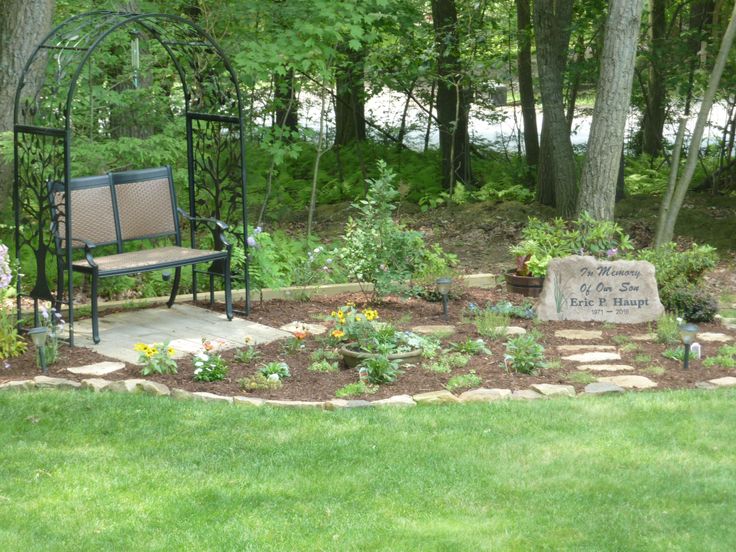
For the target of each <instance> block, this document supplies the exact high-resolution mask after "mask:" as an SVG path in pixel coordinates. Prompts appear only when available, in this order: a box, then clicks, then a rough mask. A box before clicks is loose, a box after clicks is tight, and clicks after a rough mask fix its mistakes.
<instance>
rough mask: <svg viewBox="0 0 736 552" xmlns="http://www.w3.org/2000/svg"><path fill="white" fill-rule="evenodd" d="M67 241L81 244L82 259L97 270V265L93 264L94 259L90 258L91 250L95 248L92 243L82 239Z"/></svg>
mask: <svg viewBox="0 0 736 552" xmlns="http://www.w3.org/2000/svg"><path fill="white" fill-rule="evenodd" d="M69 241H73V242H79V243H81V244H84V257H85V259H87V262H88V263H89V266H91V267H93V268H97V263H96V262H95V259H94V257H93V256H92V250H93V249H94V248H95V247H97V246H96V245H95V244H94V243H92V242H91V241H89V240H84V239H82V238H70V239H69Z"/></svg>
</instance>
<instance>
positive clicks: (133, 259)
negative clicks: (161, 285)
mask: <svg viewBox="0 0 736 552" xmlns="http://www.w3.org/2000/svg"><path fill="white" fill-rule="evenodd" d="M226 257H227V251H214V250H207V249H190V248H188V247H178V246H175V245H172V246H168V247H159V248H156V249H143V250H141V251H130V252H128V253H117V254H115V255H106V256H104V257H95V258H94V262H95V264H96V265H97V270H98V272H99V274H100V275H101V276H102V275H105V276H114V275H116V274H130V273H131V272H146V271H147V270H161V269H162V268H173V267H177V266H186V265H191V264H194V263H204V262H208V261H215V260H218V259H224V258H226ZM72 265H73V266H74V268H75V270H78V271H80V272H84V271H85V270H88V271H89V272H92V270H93V267H92V266H91V265H90V264H89V262H88V261H87V260H86V259H82V260H78V261H74V263H72Z"/></svg>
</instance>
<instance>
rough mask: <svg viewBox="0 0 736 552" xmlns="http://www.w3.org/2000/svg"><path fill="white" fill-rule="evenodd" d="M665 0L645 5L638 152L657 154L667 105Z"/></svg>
mask: <svg viewBox="0 0 736 552" xmlns="http://www.w3.org/2000/svg"><path fill="white" fill-rule="evenodd" d="M666 7H667V5H666V0H650V6H649V52H648V53H649V60H648V62H649V64H648V65H649V66H648V68H647V69H648V71H647V89H646V97H645V98H644V100H645V104H644V117H643V118H642V129H641V151H642V152H644V153H648V154H649V155H653V156H654V155H658V154H659V153H660V152H661V150H662V130H663V128H664V118H665V110H666V107H667V87H666V83H665V66H666V59H665V55H666V54H665V49H664V42H665V36H666V27H667V17H666V9H665V8H666Z"/></svg>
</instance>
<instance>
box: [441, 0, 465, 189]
mask: <svg viewBox="0 0 736 552" xmlns="http://www.w3.org/2000/svg"><path fill="white" fill-rule="evenodd" d="M432 21H433V25H434V35H435V48H436V50H437V125H438V126H439V133H440V153H441V154H442V184H443V186H444V187H445V188H446V189H449V190H451V189H452V188H453V187H454V185H455V183H456V182H457V181H460V182H463V183H464V184H471V183H472V180H473V176H472V172H471V165H470V139H469V136H468V111H469V109H470V90H468V88H467V86H466V84H465V79H464V75H463V70H462V64H461V61H460V37H459V35H458V25H457V9H456V7H455V0H432Z"/></svg>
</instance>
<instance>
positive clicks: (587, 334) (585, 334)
mask: <svg viewBox="0 0 736 552" xmlns="http://www.w3.org/2000/svg"><path fill="white" fill-rule="evenodd" d="M555 337H560V338H562V339H603V332H602V331H601V330H555Z"/></svg>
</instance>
